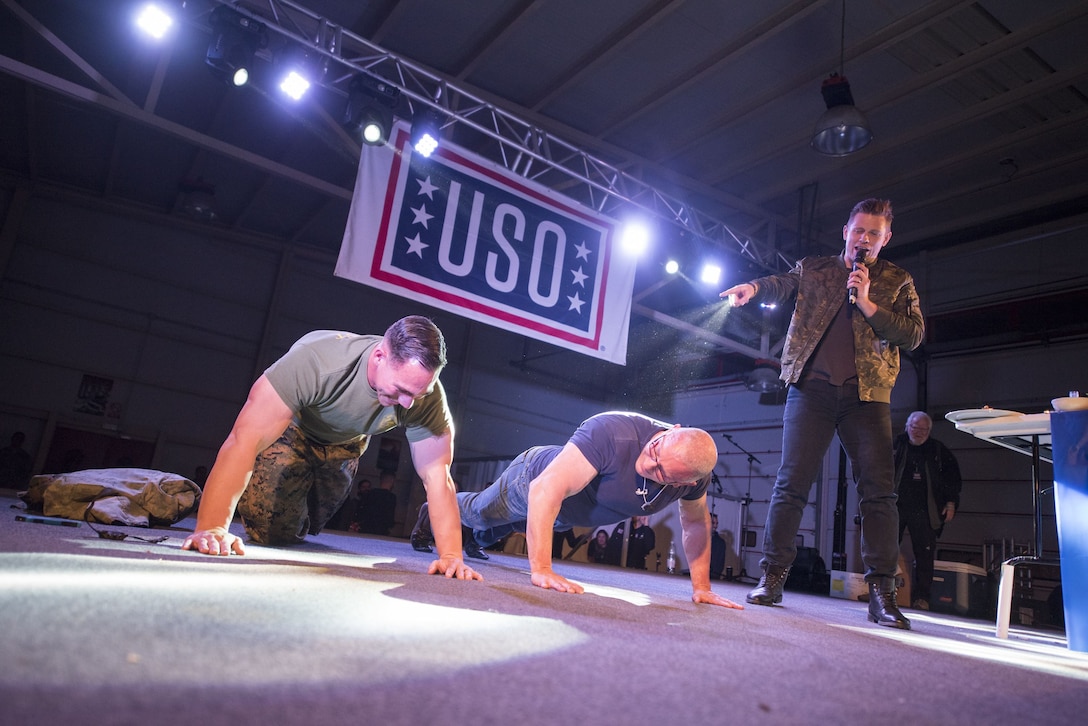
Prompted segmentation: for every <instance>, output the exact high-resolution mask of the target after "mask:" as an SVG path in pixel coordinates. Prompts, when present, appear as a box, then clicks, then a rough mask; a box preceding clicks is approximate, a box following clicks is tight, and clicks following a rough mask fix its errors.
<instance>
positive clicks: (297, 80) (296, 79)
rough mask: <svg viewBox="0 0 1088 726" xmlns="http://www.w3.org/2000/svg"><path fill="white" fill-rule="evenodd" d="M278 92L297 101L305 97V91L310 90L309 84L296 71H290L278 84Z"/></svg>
mask: <svg viewBox="0 0 1088 726" xmlns="http://www.w3.org/2000/svg"><path fill="white" fill-rule="evenodd" d="M280 90H281V91H283V92H284V93H286V94H287V95H288V96H290V97H291V98H293V99H294V100H296V101H298V100H299V99H301V98H302V97H303V96H305V95H306V91H308V90H310V82H309V81H308V80H306V79H305V78H303V77H302V74H300V73H299V72H298V71H290V72H289V73H288V74H287V76H286V77H284V79H283V82H282V83H280Z"/></svg>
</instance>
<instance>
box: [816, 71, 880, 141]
mask: <svg viewBox="0 0 1088 726" xmlns="http://www.w3.org/2000/svg"><path fill="white" fill-rule="evenodd" d="M820 92H821V93H822V94H823V97H824V103H825V104H826V105H827V110H826V111H824V113H823V114H822V115H821V116H820V118H819V119H818V120H817V121H816V126H815V128H813V130H812V148H814V149H816V151H818V152H820V153H821V154H827V155H828V156H846V155H847V154H852V153H854V152H855V151H858V150H860V149H864V148H865V147H866V146H868V145H869V142H870V141H872V140H873V132H872V131H871V130H870V129H869V121H868V120H867V119H866V118H865V115H864V114H863V113H862V112H861V111H859V110H858V109H857V107H855V106H854V96H853V94H852V93H851V92H850V83H849V82H848V81H847V80H846V76H840V75H839V74H837V73H833V74H831V77H830V78H828V79H827V80H825V81H824V82H823V86H822V87H821V88H820Z"/></svg>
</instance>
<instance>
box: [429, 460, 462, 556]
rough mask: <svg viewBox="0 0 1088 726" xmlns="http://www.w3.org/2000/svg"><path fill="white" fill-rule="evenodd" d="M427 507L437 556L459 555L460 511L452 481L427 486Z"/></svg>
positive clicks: (460, 542) (460, 544)
mask: <svg viewBox="0 0 1088 726" xmlns="http://www.w3.org/2000/svg"><path fill="white" fill-rule="evenodd" d="M426 489H427V507H428V509H429V510H430V515H429V516H430V519H431V532H432V533H434V543H435V547H436V548H437V549H438V556H439V557H447V556H452V557H460V556H461V548H462V546H463V545H464V543H463V542H462V541H461V512H460V510H459V509H458V508H457V494H456V488H455V486H454V484H453V482H452V481H450V480H449V479H447V480H446V481H445V482H436V483H434V484H432V485H431V486H427V487H426Z"/></svg>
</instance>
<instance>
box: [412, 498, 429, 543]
mask: <svg viewBox="0 0 1088 726" xmlns="http://www.w3.org/2000/svg"><path fill="white" fill-rule="evenodd" d="M433 542H434V535H433V534H431V515H430V512H429V510H428V509H427V502H423V505H422V506H421V507H420V508H419V519H417V520H416V526H415V527H413V528H412V549H414V550H415V551H416V552H433V551H434V550H432V549H431V544H432V543H433Z"/></svg>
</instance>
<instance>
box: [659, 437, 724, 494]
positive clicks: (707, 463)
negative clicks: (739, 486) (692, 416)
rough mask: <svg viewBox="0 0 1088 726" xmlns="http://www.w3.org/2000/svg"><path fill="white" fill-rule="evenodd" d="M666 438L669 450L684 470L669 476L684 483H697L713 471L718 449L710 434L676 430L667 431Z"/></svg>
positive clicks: (716, 462)
mask: <svg viewBox="0 0 1088 726" xmlns="http://www.w3.org/2000/svg"><path fill="white" fill-rule="evenodd" d="M668 436H669V450H670V452H672V453H673V456H674V457H675V458H676V459H677V460H678V461H680V462H682V464H683V469H684V470H683V471H675V472H670V473H671V474H674V475H675V476H676V477H677V478H681V479H683V480H684V481H699V480H700V479H702V478H703V477H705V476H707V475H709V474H710V472H712V471H714V467H715V466H717V465H718V447H717V446H716V445H715V444H714V438H713V437H712V436H711V435H710V434H708V433H707V432H706V431H703V430H702V429H693V428H678V429H672V430H671V431H669V434H668ZM673 447H675V448H673Z"/></svg>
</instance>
